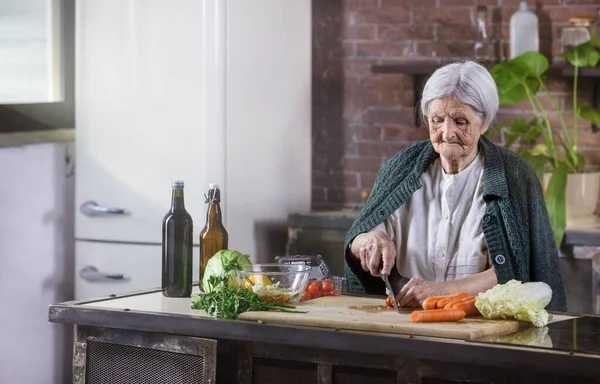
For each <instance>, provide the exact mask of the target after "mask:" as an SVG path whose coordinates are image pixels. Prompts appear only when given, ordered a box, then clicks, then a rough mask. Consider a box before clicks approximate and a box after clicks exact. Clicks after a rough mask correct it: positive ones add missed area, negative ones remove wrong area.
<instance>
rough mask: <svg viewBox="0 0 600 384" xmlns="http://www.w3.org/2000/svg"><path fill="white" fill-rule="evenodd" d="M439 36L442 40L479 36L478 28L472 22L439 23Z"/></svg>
mask: <svg viewBox="0 0 600 384" xmlns="http://www.w3.org/2000/svg"><path fill="white" fill-rule="evenodd" d="M437 37H438V40H440V41H445V40H458V39H468V40H474V39H477V38H478V37H479V35H478V32H477V28H476V27H475V26H474V25H471V24H459V25H439V26H438V29H437Z"/></svg>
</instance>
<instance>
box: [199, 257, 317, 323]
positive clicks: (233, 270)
mask: <svg viewBox="0 0 600 384" xmlns="http://www.w3.org/2000/svg"><path fill="white" fill-rule="evenodd" d="M240 255H241V256H240ZM245 256H247V255H242V254H241V253H239V252H237V251H230V250H226V251H219V252H217V253H216V254H215V256H213V257H212V258H211V259H210V260H209V262H208V264H207V269H206V271H208V265H211V268H212V269H211V272H212V274H210V275H209V274H208V273H207V272H205V276H204V278H203V279H202V286H203V289H204V292H205V293H203V294H192V296H191V297H192V303H191V307H192V309H200V310H203V311H205V312H206V313H208V314H209V315H211V316H214V317H217V318H225V319H238V318H239V316H240V314H241V313H244V312H249V311H280V312H296V313H306V312H301V311H293V310H291V309H292V308H295V307H294V306H291V305H288V304H285V303H281V302H274V301H273V302H267V301H265V300H264V299H262V298H261V297H260V296H259V295H257V294H256V293H254V292H253V291H252V290H250V289H247V288H246V287H245V286H242V285H240V284H238V278H237V271H240V270H242V265H240V261H241V262H244V260H245ZM213 258H214V259H215V260H216V261H213V262H212V263H211V260H213ZM248 260H249V258H248ZM217 263H220V266H217Z"/></svg>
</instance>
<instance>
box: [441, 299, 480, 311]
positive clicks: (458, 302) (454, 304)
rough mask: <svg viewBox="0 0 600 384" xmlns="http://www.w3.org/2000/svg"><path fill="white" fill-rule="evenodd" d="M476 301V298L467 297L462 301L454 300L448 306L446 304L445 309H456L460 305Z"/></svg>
mask: <svg viewBox="0 0 600 384" xmlns="http://www.w3.org/2000/svg"><path fill="white" fill-rule="evenodd" d="M475 299H476V296H467V297H463V298H462V299H454V300H452V301H451V302H449V303H448V304H446V306H445V307H444V308H446V309H449V308H456V306H458V305H460V304H463V303H468V302H471V301H475Z"/></svg>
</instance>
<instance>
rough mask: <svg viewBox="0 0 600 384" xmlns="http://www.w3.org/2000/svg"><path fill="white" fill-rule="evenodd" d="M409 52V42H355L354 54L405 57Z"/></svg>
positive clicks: (410, 47) (410, 48) (410, 45)
mask: <svg viewBox="0 0 600 384" xmlns="http://www.w3.org/2000/svg"><path fill="white" fill-rule="evenodd" d="M411 52H412V44H411V43H391V42H385V43H357V46H356V54H357V55H358V56H367V57H406V56H409V55H410V54H411Z"/></svg>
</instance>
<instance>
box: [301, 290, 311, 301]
mask: <svg viewBox="0 0 600 384" xmlns="http://www.w3.org/2000/svg"><path fill="white" fill-rule="evenodd" d="M312 298H313V297H312V295H311V294H310V293H308V292H304V295H302V301H307V300H310V299H312Z"/></svg>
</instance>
